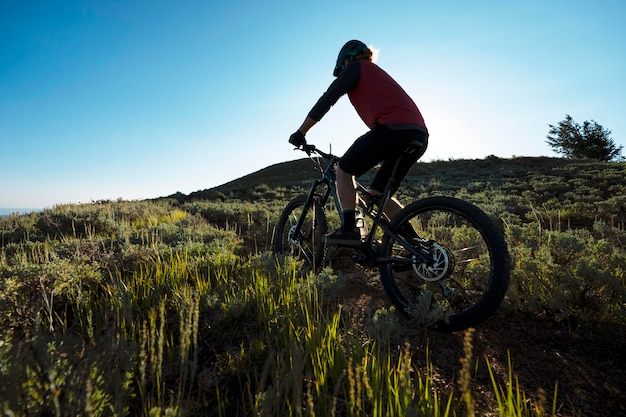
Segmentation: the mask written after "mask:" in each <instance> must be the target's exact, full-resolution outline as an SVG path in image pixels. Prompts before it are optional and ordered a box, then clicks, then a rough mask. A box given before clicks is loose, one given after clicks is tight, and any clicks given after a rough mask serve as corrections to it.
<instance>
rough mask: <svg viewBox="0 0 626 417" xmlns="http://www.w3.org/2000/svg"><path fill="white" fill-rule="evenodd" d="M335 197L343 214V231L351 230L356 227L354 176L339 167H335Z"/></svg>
mask: <svg viewBox="0 0 626 417" xmlns="http://www.w3.org/2000/svg"><path fill="white" fill-rule="evenodd" d="M336 185H337V195H338V196H339V204H340V205H341V211H342V212H343V225H342V226H343V229H345V230H353V229H354V228H355V227H356V184H355V183H354V176H353V175H352V174H349V173H347V172H346V171H344V170H343V169H341V167H339V166H338V167H337V180H336Z"/></svg>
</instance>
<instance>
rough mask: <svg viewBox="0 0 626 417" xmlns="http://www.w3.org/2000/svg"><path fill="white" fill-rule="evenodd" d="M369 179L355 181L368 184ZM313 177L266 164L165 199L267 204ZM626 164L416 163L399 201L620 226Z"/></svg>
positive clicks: (303, 187)
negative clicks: (456, 201)
mask: <svg viewBox="0 0 626 417" xmlns="http://www.w3.org/2000/svg"><path fill="white" fill-rule="evenodd" d="M368 175H370V174H366V175H365V176H364V177H363V178H362V182H363V183H364V184H367V183H368V181H369V179H370V177H369V176H368ZM318 176H319V171H317V170H316V168H315V166H314V164H313V163H312V161H311V160H309V159H308V158H304V159H298V160H294V161H289V162H283V163H279V164H276V165H271V166H269V167H266V168H264V169H261V170H259V171H256V172H253V173H251V174H248V175H245V176H243V177H241V178H238V179H235V180H233V181H230V182H228V183H225V184H222V185H220V186H217V187H213V188H209V189H205V190H199V191H196V192H192V193H190V194H189V195H184V194H182V193H177V194H175V195H172V196H169V197H168V198H174V199H176V200H177V201H179V202H180V203H184V202H189V201H195V200H216V199H221V200H225V199H230V200H232V199H236V200H241V201H257V200H259V199H271V198H272V197H275V196H276V194H277V193H276V190H282V191H281V193H280V194H281V195H283V194H284V195H285V196H286V198H288V197H293V196H295V195H297V194H301V193H304V192H306V191H307V190H308V187H309V184H310V183H311V181H312V179H313V178H316V177H318ZM625 178H626V164H624V163H619V162H598V161H593V160H572V159H563V158H548V157H519V158H511V159H504V158H498V157H487V158H485V159H474V160H449V161H434V162H418V163H417V164H416V165H415V166H414V167H413V168H412V169H411V170H410V172H409V173H408V175H407V176H406V178H405V179H404V181H403V183H402V186H401V188H400V191H399V198H400V199H401V200H402V201H404V202H405V203H406V202H410V201H413V200H415V199H417V198H422V197H425V196H428V195H437V194H445V195H455V196H458V197H460V198H464V199H467V200H469V201H471V202H474V203H476V204H479V205H481V207H483V208H484V209H485V210H487V211H490V212H492V213H493V214H497V215H498V216H504V217H508V219H509V220H510V218H511V216H515V217H518V218H519V219H520V220H521V221H522V222H523V221H525V220H526V219H527V217H528V216H532V218H533V219H534V220H536V219H537V217H539V218H541V219H542V220H544V221H549V220H550V218H551V217H552V216H557V217H558V221H560V222H562V223H563V224H564V225H567V226H570V227H571V226H574V227H577V226H584V227H589V226H591V225H592V224H593V222H594V221H595V220H597V219H598V218H602V219H605V220H610V221H611V222H613V223H615V222H617V223H626V210H624V207H626V192H625V189H626V180H625Z"/></svg>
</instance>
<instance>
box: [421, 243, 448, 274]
mask: <svg viewBox="0 0 626 417" xmlns="http://www.w3.org/2000/svg"><path fill="white" fill-rule="evenodd" d="M430 250H431V256H432V263H431V264H430V265H427V264H424V263H422V264H415V265H413V270H414V271H415V274H416V275H417V276H418V277H419V278H421V279H423V280H424V281H430V282H434V281H439V280H441V279H443V278H445V277H446V276H447V275H448V274H449V273H450V271H451V270H452V261H451V259H450V257H449V256H448V251H446V250H445V249H444V247H443V246H441V245H440V244H438V243H433V244H432V246H431V248H430Z"/></svg>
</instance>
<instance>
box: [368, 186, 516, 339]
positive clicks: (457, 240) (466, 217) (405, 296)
mask: <svg viewBox="0 0 626 417" xmlns="http://www.w3.org/2000/svg"><path fill="white" fill-rule="evenodd" d="M409 226H410V227H409ZM390 227H391V228H392V230H394V231H396V232H397V233H398V234H400V235H402V236H403V237H404V238H405V239H409V238H410V237H411V236H412V238H411V239H410V240H411V242H412V245H413V246H414V247H420V249H421V251H422V252H424V253H427V254H428V256H427V257H428V261H427V262H422V261H420V260H419V259H418V258H417V257H415V256H413V255H412V254H410V252H409V251H408V250H407V249H406V248H405V247H403V246H402V245H401V244H400V243H399V242H398V241H397V240H395V239H393V238H392V237H390V236H389V235H388V234H385V236H384V238H383V242H382V245H381V252H380V257H381V259H387V261H385V262H384V263H381V264H380V272H381V279H382V282H383V285H384V287H385V290H386V292H387V294H388V295H389V297H390V298H391V300H392V301H393V302H394V304H395V305H396V306H397V307H398V308H399V310H400V311H402V312H403V313H404V314H406V315H408V316H410V317H413V318H416V319H418V320H421V321H423V322H425V323H426V324H427V325H430V326H432V327H436V328H439V329H442V330H447V331H457V330H463V329H466V328H468V327H471V326H475V325H477V324H479V323H480V322H482V321H483V320H485V319H486V318H487V317H489V316H490V315H491V314H493V313H494V312H495V310H496V309H497V308H498V306H499V305H500V303H501V302H502V300H503V299H504V296H505V294H506V291H507V288H508V284H509V275H510V261H509V254H508V249H507V246H506V241H505V239H504V235H503V233H502V232H501V230H500V229H499V228H498V227H497V226H496V225H495V223H494V222H493V221H492V220H491V218H490V217H489V216H487V215H486V214H485V213H484V212H482V211H481V210H480V209H479V208H478V207H476V206H474V205H472V204H470V203H467V202H465V201H462V200H458V199H455V198H451V197H431V198H427V199H424V200H420V201H417V202H415V203H413V204H411V205H409V206H407V207H405V208H404V209H403V210H402V211H401V212H400V213H399V214H398V215H396V216H395V217H394V219H393V221H392V223H391V225H390ZM407 230H409V231H410V232H407ZM412 232H415V233H416V234H417V235H418V236H419V239H415V238H414V237H415V233H412Z"/></svg>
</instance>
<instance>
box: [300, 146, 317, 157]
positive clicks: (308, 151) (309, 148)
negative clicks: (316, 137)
mask: <svg viewBox="0 0 626 417" xmlns="http://www.w3.org/2000/svg"><path fill="white" fill-rule="evenodd" d="M302 150H303V151H304V152H306V154H307V155H309V156H311V154H312V153H313V151H315V145H304V146H303V147H302Z"/></svg>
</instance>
